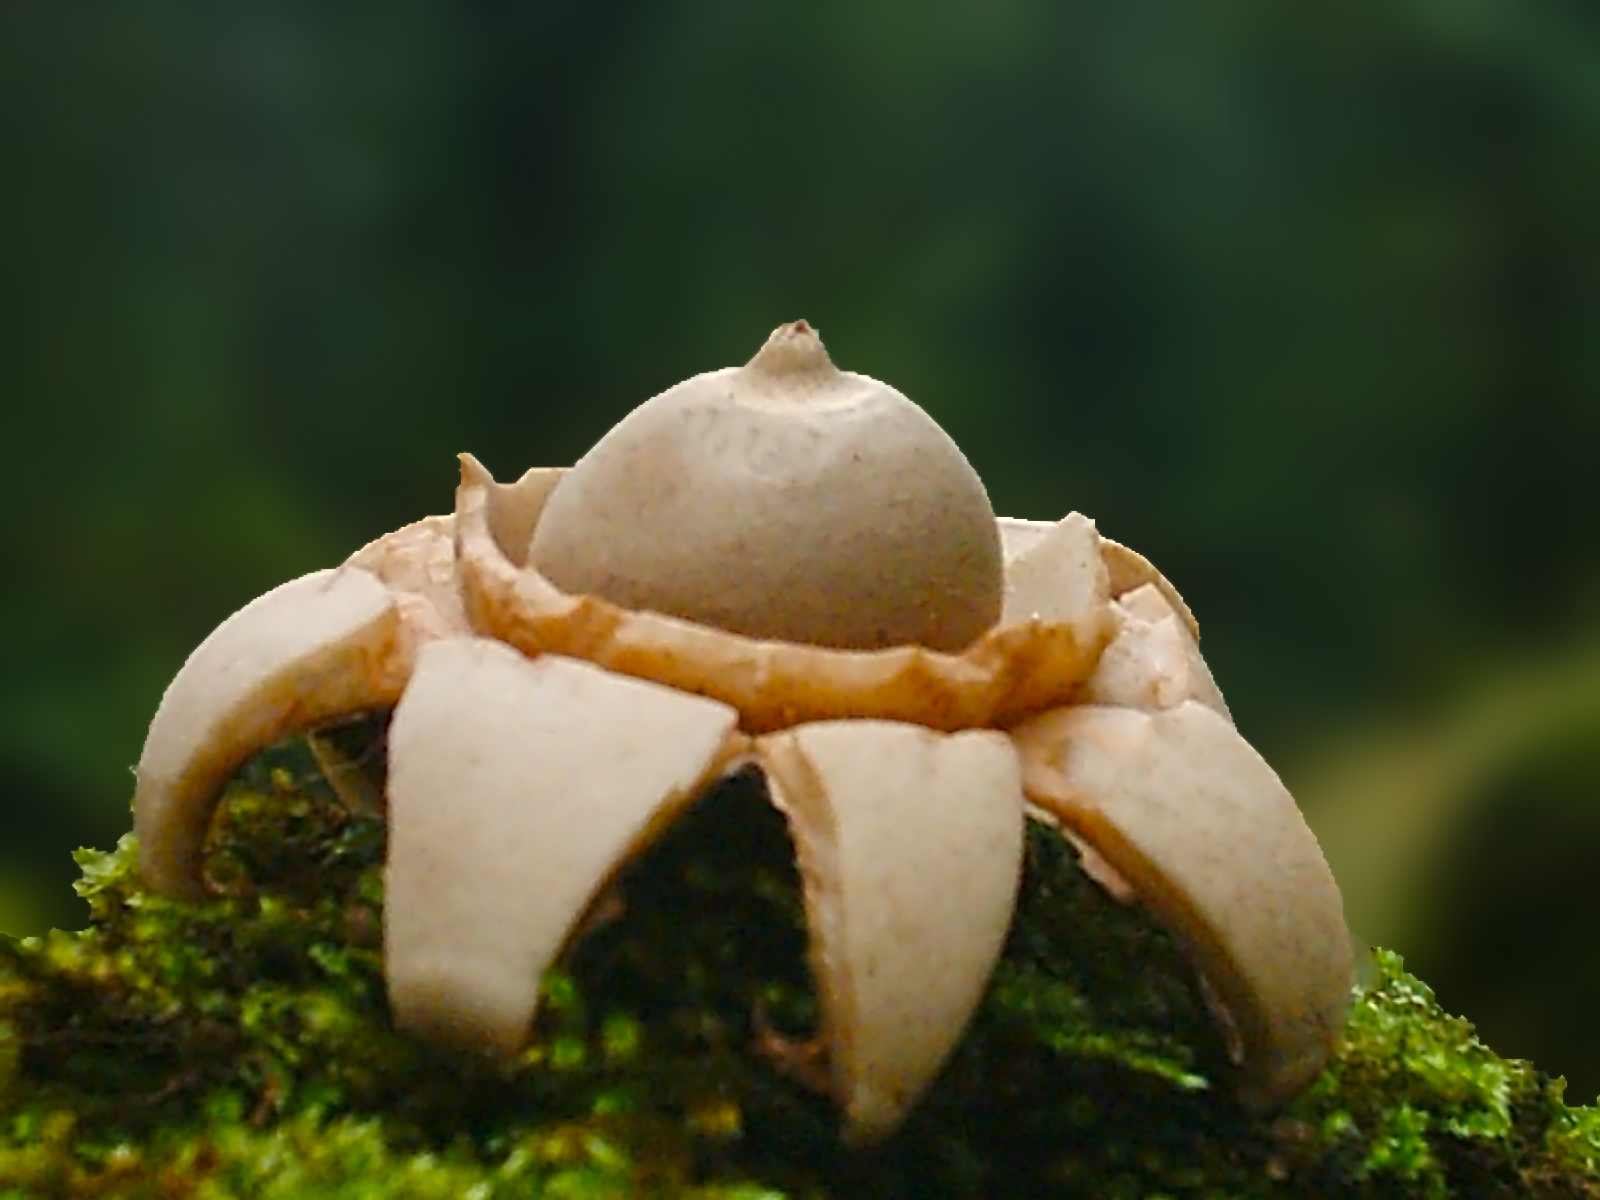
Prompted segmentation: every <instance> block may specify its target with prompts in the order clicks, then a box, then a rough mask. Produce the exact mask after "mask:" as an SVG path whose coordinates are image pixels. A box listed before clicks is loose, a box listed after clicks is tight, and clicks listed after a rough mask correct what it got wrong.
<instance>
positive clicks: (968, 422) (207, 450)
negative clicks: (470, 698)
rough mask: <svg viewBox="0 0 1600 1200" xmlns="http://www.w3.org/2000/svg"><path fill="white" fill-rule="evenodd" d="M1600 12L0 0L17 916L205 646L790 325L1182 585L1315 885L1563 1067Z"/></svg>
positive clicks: (1578, 1056)
mask: <svg viewBox="0 0 1600 1200" xmlns="http://www.w3.org/2000/svg"><path fill="white" fill-rule="evenodd" d="M1597 226H1600V10H1597V9H1596V8H1595V7H1594V6H1593V5H1591V4H1588V3H1584V2H1582V0H1383V2H1381V3H1379V2H1376V0H1345V2H1343V3H1339V4H1327V5H1285V4H1270V3H1263V2H1255V0H1230V2H1219V3H1210V4H1194V3H1178V2H1176V0H1172V2H1154V0H920V2H918V3H910V2H908V0H874V2H873V3H870V4H862V3H858V2H854V0H817V2H815V3H811V4H807V5H803V6H796V5H764V4H757V3H746V4H738V3H730V2H727V0H723V2H713V0H682V2H680V3H675V4H665V3H657V4H647V3H643V2H642V0H586V2H579V0H545V2H543V3H534V2H522V3H515V2H511V0H471V2H468V0H457V2H455V3H446V2H445V0H384V2H382V3H378V2H376V0H366V2H362V0H343V2H330V0H317V2H315V3H313V2H311V0H303V2H294V0H284V2H280V3H238V4H226V5H217V4H206V3H201V2H200V0H141V3H139V4H114V3H83V4H70V5H68V4H44V3H11V4H6V5H4V6H0V448H3V450H4V470H3V472H0V503H3V506H4V507H3V511H4V513H5V542H4V552H3V554H0V571H3V572H4V583H5V586H4V588H3V589H0V929H4V930H9V931H12V932H16V933H30V932H37V931H39V930H41V929H43V928H46V927H48V926H50V925H62V926H66V927H75V926H76V925H78V924H79V923H81V921H82V920H83V919H84V915H85V913H84V909H83V906H82V904H81V902H79V901H77V900H76V899H75V898H74V897H73V896H72V894H71V891H70V887H69V884H70V881H71V880H72V879H73V878H74V877H75V874H76V869H75V867H74V866H73V864H72V862H71V861H70V857H69V852H70V851H71V850H72V849H73V848H74V847H76V846H79V845H93V846H102V847H107V846H110V845H111V844H113V843H114V842H115V840H116V838H117V837H118V835H119V834H121V833H122V832H123V831H124V830H125V829H126V828H127V827H128V824H129V815H128V810H127V804H128V799H129V796H130V794H131V787H132V778H131V776H130V774H129V768H130V766H131V764H133V763H134V762H135V761H136V759H137V757H138V753H139V747H140V743H141V740H142V737H143V733H144V729H145V726H146V723H147V722H148V720H149V718H150V715H151V713H152V712H153V711H154V708H155V705H156V702H157V700H158V699H159V697H160V694H161V690H162V688H163V686H164V685H165V684H166V682H167V681H168V679H170V678H171V676H172V674H173V673H174V671H175V670H176V669H177V667H178V665H179V664H180V663H181V662H182V661H183V658H184V656H185V655H186V654H187V653H188V651H189V650H191V649H192V648H193V647H194V645H195V644H196V643H197V642H198V641H199V640H200V639H201V638H202V637H203V636H204V635H205V634H206V633H207V632H208V631H209V630H210V629H211V628H212V627H213V626H215V625H216V624H217V622H219V621H220V620H221V619H222V618H223V617H225V616H226V615H227V614H228V613H230V612H232V611H233V610H234V609H236V608H238V607H239V606H240V605H242V604H243V603H244V602H246V601H247V600H249V599H250V598H251V597H253V596H255V595H257V594H259V593H261V592H263V591H265V590H267V589H268V588H270V587H272V586H273V585H275V584H277V583H279V582H281V581H283V580H285V579H287V578H289V577H291V576H294V575H297V574H300V573H303V572H305V571H308V570H312V569H314V568H318V567H322V566H327V565H331V564H334V563H336V562H338V561H339V560H340V559H342V558H343V557H344V556H345V555H346V554H347V553H348V552H350V551H351V550H353V549H354V548H355V547H357V546H358V545H360V544H361V543H363V542H365V541H367V540H368V539H371V538H373V537H376V536H378V535H379V534H381V533H383V532H385V531H387V530H390V529H393V528H396V527H398V526H400V525H402V524H404V523H406V522H408V521H410V520H413V519H415V518H417V517H419V516H421V515H423V514H425V513H430V512H441V511H446V510H448V508H449V506H450V504H451V495H452V489H453V487H454V483H455V477H456V468H455V462H454V458H453V456H454V455H455V454H456V452H457V451H460V450H465V449H470V450H473V451H474V452H476V453H477V454H478V455H479V456H480V457H482V458H483V459H484V460H485V461H486V462H487V463H488V464H489V466H490V467H491V468H493V469H494V470H495V471H496V472H498V473H499V474H501V475H502V476H506V475H511V474H514V473H517V472H520V471H521V470H522V469H523V468H524V467H526V466H529V465H533V464H551V463H566V462H570V461H572V460H573V459H574V458H576V457H577V456H578V455H579V454H581V453H582V452H583V450H584V449H585V448H586V447H587V446H588V445H589V444H590V443H591V442H592V441H593V440H594V439H595V438H596V437H597V436H598V435H599V434H600V433H601V432H603V431H604V430H605V429H606V428H608V427H609V426H610V425H611V424H612V423H613V422H614V421H615V420H616V419H617V418H618V417H619V416H620V415H621V414H622V413H624V412H625V411H627V410H628V409H629V408H630V407H632V406H633V405H635V404H637V403H639V402H640V401H642V400H643V399H645V398H646V397H648V396H650V395H652V394H654V393H655V392H657V391H660V390H661V389H662V388H664V387H666V386H667V385H669V384H671V383H672V382H675V381H677V380H679V379H681V378H684V377H687V376H689V375H691V374H694V373H696V372H699V371H702V370H707V369H710V368H713V367H719V366H725V365H732V364H735V363H739V362H742V361H744V360H745V359H746V358H748V357H749V355H750V354H751V353H753V351H754V350H755V349H756V347H757V346H758V345H759V344H760V342H761V340H762V339H763V338H764V337H765V335H766V334H767V332H768V331H769V330H770V329H771V328H772V327H773V326H775V325H777V324H778V323H779V322H781V321H784V320H789V319H792V318H795V317H800V316H804V317H806V318H808V319H809V320H811V321H812V322H813V323H814V324H816V325H817V326H818V327H819V328H820V329H821V331H822V333H823V335H824V337H825V338H826V340H827V343H828V346H829V349H830V350H831V351H832V352H833V354H834V357H835V359H836V360H837V361H838V362H839V363H840V364H841V365H843V366H845V367H847V368H851V369H854V370H858V371H862V372H865V373H867V374H871V375H874V376H877V377H879V378H882V379H885V380H887V381H889V382H891V383H893V384H894V385H896V386H897V387H899V388H900V389H901V390H902V391H905V392H906V393H908V394H909V395H911V396H912V397H913V398H915V399H916V400H918V401H919V402H920V403H921V404H922V405H923V406H924V407H926V408H927V409H928V410H929V411H930V412H932V413H933V414H934V415H935V416H936V417H937V418H938V419H939V420H940V421H941V422H942V423H943V424H944V425H945V427H946V428H947V429H949V430H950V431H951V433H952V434H953V435H954V436H955V437H956V439H957V440H958V441H959V442H960V443H961V444H962V446H963V447H964V448H965V449H966V451H967V453H968V455H969V457H970V458H971V459H972V460H973V462H974V464H975V465H976V466H977V467H978V469H979V471H980V472H981V473H982V475H983V477H984V478H985V480H986V481H987V482H988V485H989V487H990V490H991V493H992V496H993V498H994V501H995V507H996V508H997V510H999V511H1000V512H1002V513H1006V514H1009V515H1015V516H1026V517H1034V518H1047V517H1056V516H1059V515H1061V514H1063V513H1065V512H1067V511H1068V510H1071V509H1079V510H1082V511H1084V512H1087V513H1089V514H1091V515H1092V516H1093V517H1094V518H1096V520H1097V521H1098V523H1099V526H1100V528H1101V529H1102V530H1103V531H1104V532H1106V533H1107V534H1109V535H1110V536H1113V537H1115V538H1117V539H1119V540H1123V541H1126V542H1128V543H1130V544H1131V545H1133V546H1135V547H1137V548H1139V549H1140V550H1142V551H1144V552H1145V553H1146V554H1147V555H1149V556H1150V557H1151V558H1152V559H1154V560H1155V561H1156V562H1157V563H1158V564H1160V565H1161V567H1162V568H1163V569H1164V570H1165V571H1166V573H1167V574H1168V575H1169V576H1170V577H1171V578H1172V579H1173V580H1174V581H1175V582H1176V583H1177V585H1178V586H1179V588H1180V589H1181V590H1182V591H1183V592H1184V594H1185V595H1186V597H1187V598H1188V599H1189V601H1190V602H1191V604H1192V605H1193V607H1194V608H1195V609H1196V611H1197V612H1198V614H1199V616H1200V619H1201V622H1202V624H1203V626H1204V631H1205V649H1206V652H1207V656H1208V658H1209V659H1210V661H1211V663H1212V665H1213V667H1214V669H1215V672H1216V675H1217V677H1218V680H1219V682H1220V683H1221V684H1222V686H1223V688H1224V689H1225V690H1226V692H1227V694H1228V697H1229V701H1230V703H1231V704H1232V707H1233V711H1234V713H1235V715H1236V716H1237V718H1238V722H1239V725H1240V727H1241V729H1242V730H1243V731H1244V733H1245V734H1246V735H1247V736H1248V737H1249V738H1250V739H1251V740H1252V741H1253V742H1255V743H1256V744H1257V745H1258V746H1259V747H1261V748H1262V750H1263V751H1264V752H1265V753H1266V754H1267V756H1268V757H1269V759H1271V760H1272V761H1273V762H1274V763H1275V764H1276V765H1277V766H1278V767H1279V769H1280V771H1281V772H1282V773H1283V774H1284V776H1285V778H1286V779H1287V780H1288V782H1289V783H1290V785H1291V787H1293V788H1294V789H1295V791H1296V793H1297V795H1298V796H1299V797H1300V798H1301V800H1302V803H1303V806H1304V807H1305V809H1306V811H1307V813H1308V816H1309V817H1310V819H1311V821H1312V824H1313V825H1314V827H1315V828H1316V829H1317V830H1318V832H1319V834H1320V835H1321V837H1322V839H1323V842H1324V846H1325V848H1326V849H1327V852H1328V855H1329V857H1330V860H1331V861H1332V862H1333V864H1334V867H1335V870H1336V872H1337V873H1338V875H1339V877H1340V879H1341V882H1342V883H1343V886H1344V888H1345V891H1346V895H1347V898H1348V908H1349V912H1350V916H1351V919H1352V923H1353V924H1354V926H1355V928H1356V930H1357V931H1358V933H1360V934H1361V936H1363V937H1364V938H1366V939H1368V940H1370V941H1376V942H1381V943H1383V944H1386V945H1390V946H1393V947H1395V948H1397V949H1399V950H1400V951H1402V952H1403V953H1404V954H1405V955H1406V956H1407V958H1408V965H1409V966H1411V967H1412V968H1413V969H1415V970H1416V971H1417V972H1418V973H1420V974H1421V975H1422V976H1423V977H1424V978H1427V979H1428V980H1430V981H1431V982H1432V983H1433V984H1434V985H1435V987H1436V988H1437V989H1438V990H1439V992H1440V995H1441V998H1442V1000H1443V1002H1444V1003H1445V1005H1446V1007H1447V1008H1449V1009H1451V1010H1453V1011H1457V1012H1461V1013H1463V1014H1465V1015H1467V1016H1468V1017H1470V1018H1471V1019H1473V1020H1474V1021H1476V1022H1478V1024H1479V1025H1480V1027H1481V1029H1482V1030H1483V1032H1484V1034H1485V1036H1486V1039H1487V1040H1488V1041H1489V1042H1490V1044H1491V1045H1493V1046H1494V1047H1495V1048H1496V1049H1497V1050H1499V1051H1501V1052H1502V1053H1505V1054H1512V1055H1519V1056H1531V1057H1533V1058H1534V1059H1535V1061H1536V1062H1537V1063H1538V1064H1539V1065H1540V1066H1541V1067H1543V1068H1544V1069H1546V1070H1548V1071H1549V1072H1550V1073H1552V1074H1557V1073H1565V1074H1566V1075H1567V1076H1568V1079H1569V1081H1570V1082H1571V1087H1570V1088H1569V1092H1568V1097H1569V1099H1571V1100H1573V1101H1575V1102H1589V1101H1590V1100H1592V1099H1593V1097H1594V1096H1595V1093H1596V1091H1597V1089H1600V1035H1597V1034H1596V1032H1595V1031H1594V1029H1593V1026H1592V1024H1591V1023H1590V1021H1589V1016H1590V1014H1591V1013H1593V1012H1596V1011H1600V928H1597V926H1600V882H1597V881H1600V870H1597V869H1596V865H1595V864H1597V863H1600V520H1597V519H1596V518H1597V501H1600V464H1597V456H1600V234H1597V232H1596V231H1597Z"/></svg>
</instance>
